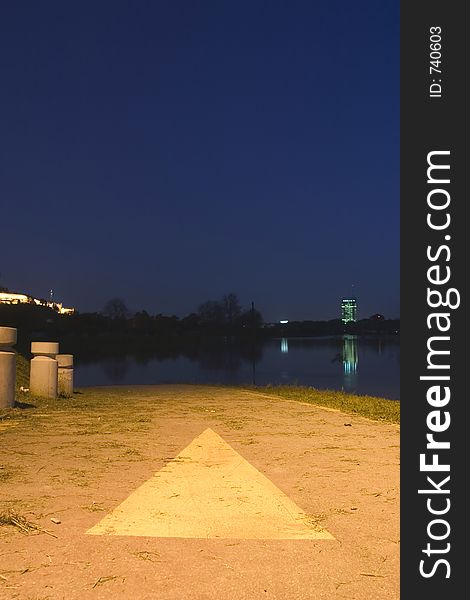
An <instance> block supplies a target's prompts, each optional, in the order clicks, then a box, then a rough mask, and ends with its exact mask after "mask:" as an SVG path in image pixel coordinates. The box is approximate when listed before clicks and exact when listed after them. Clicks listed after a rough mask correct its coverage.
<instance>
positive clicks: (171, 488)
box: [87, 429, 334, 540]
mask: <svg viewBox="0 0 470 600" xmlns="http://www.w3.org/2000/svg"><path fill="white" fill-rule="evenodd" d="M87 533H89V534H93V535H130V536H153V537H178V538H237V539H276V540H280V539H304V540H305V539H309V540H311V539H334V538H333V536H332V535H331V534H330V533H328V531H326V530H325V529H322V528H321V527H319V526H318V525H317V524H315V522H314V521H313V520H311V519H309V518H308V516H307V515H306V514H305V512H304V511H303V510H302V509H301V508H299V507H298V506H297V505H296V504H295V503H294V502H293V501H292V500H291V499H290V498H289V497H288V496H286V495H285V494H284V492H282V491H281V490H280V489H279V488H278V487H276V486H275V485H274V483H272V481H270V480H269V479H268V478H267V477H265V476H264V475H263V474H262V473H260V472H259V471H258V470H257V469H255V467H253V466H252V465H250V463H249V462H248V461H246V460H245V459H244V458H243V457H242V456H241V455H240V454H238V452H236V451H235V450H234V449H233V448H232V447H231V446H229V444H227V443H226V442H225V441H224V440H223V439H222V438H221V437H220V436H219V435H217V433H215V432H214V431H212V429H206V430H205V431H204V432H203V433H201V435H199V436H198V437H196V438H195V439H194V440H193V441H192V442H191V443H190V444H189V446H187V447H186V448H185V449H184V450H182V451H181V452H180V453H179V454H178V456H176V457H175V458H174V459H173V460H172V461H170V462H169V463H167V464H166V465H165V467H163V468H162V469H161V470H160V471H158V472H157V473H156V474H155V475H154V476H153V477H151V478H150V479H149V480H148V481H146V482H145V483H144V484H142V485H141V486H140V487H139V488H137V489H136V490H135V491H134V492H133V493H132V494H131V495H130V496H129V497H128V498H127V499H126V500H124V501H123V502H122V503H121V504H120V505H119V506H118V507H117V508H115V509H114V510H113V511H112V512H111V513H109V514H108V515H106V516H105V517H104V518H103V519H102V520H101V521H100V522H99V523H97V524H96V525H95V526H94V527H92V528H91V529H89V530H88V531H87Z"/></svg>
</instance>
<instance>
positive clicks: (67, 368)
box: [56, 354, 73, 396]
mask: <svg viewBox="0 0 470 600" xmlns="http://www.w3.org/2000/svg"><path fill="white" fill-rule="evenodd" d="M56 359H57V363H58V366H59V371H58V376H57V392H58V393H59V395H61V396H72V395H73V354H58V355H57V356H56Z"/></svg>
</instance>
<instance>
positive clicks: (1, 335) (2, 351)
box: [0, 327, 17, 408]
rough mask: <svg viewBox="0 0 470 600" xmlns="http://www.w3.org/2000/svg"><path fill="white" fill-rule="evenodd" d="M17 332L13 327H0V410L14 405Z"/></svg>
mask: <svg viewBox="0 0 470 600" xmlns="http://www.w3.org/2000/svg"><path fill="white" fill-rule="evenodd" d="M16 339H17V331H16V329H15V328H14V327H0V408H10V407H12V406H14V404H15V386H16V352H15V351H14V350H13V346H14V345H15V344H16Z"/></svg>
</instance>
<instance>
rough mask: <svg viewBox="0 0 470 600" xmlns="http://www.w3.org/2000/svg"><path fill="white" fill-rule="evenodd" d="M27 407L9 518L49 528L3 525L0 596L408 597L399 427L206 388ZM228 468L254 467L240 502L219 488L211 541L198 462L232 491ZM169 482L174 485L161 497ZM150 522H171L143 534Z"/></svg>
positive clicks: (16, 441) (5, 473) (245, 474)
mask: <svg viewBox="0 0 470 600" xmlns="http://www.w3.org/2000/svg"><path fill="white" fill-rule="evenodd" d="M19 412H20V413H21V414H20V415H19V417H18V419H16V422H15V420H13V421H8V422H6V421H4V422H3V423H2V428H1V429H0V449H1V453H2V462H1V467H2V468H1V469H0V513H3V514H4V515H5V514H8V511H14V513H16V514H19V515H21V516H23V517H25V518H26V519H27V520H28V521H30V522H31V523H33V524H36V525H37V526H38V527H39V528H40V529H39V530H37V531H36V532H34V531H33V532H30V533H25V532H22V531H21V530H20V529H19V528H18V527H13V526H0V598H2V599H3V598H6V599H10V598H12V599H19V600H46V599H54V600H55V599H64V600H75V599H77V600H78V599H80V600H81V599H84V600H87V599H113V600H115V599H125V600H127V599H133V600H140V599H142V600H144V599H158V600H235V599H237V600H238V599H240V600H243V599H247V600H257V599H259V598H267V599H278V600H301V599H312V600H313V599H315V600H323V599H325V600H332V599H336V598H347V599H348V600H356V599H357V600H359V599H368V600H381V599H384V600H385V599H387V600H394V599H398V598H399V427H398V426H395V425H386V424H382V423H375V422H372V421H368V420H366V419H363V418H361V417H351V416H349V415H345V414H343V413H340V412H337V411H332V410H327V409H321V408H317V407H314V406H311V405H307V404H302V403H298V402H294V401H289V400H282V399H277V398H273V397H271V396H269V397H268V396H263V395H262V394H257V393H255V392H248V391H241V390H235V389H228V388H216V387H204V386H176V385H174V386H135V387H122V388H121V387H119V388H94V389H91V388H90V389H83V390H81V393H80V394H75V395H74V398H73V399H71V400H58V401H56V402H49V403H46V404H44V403H43V404H40V405H37V406H36V407H33V408H25V409H23V410H21V411H19ZM204 432H206V433H205V434H204V436H203V437H202V438H199V442H198V441H197V440H196V441H195V442H194V444H192V443H193V441H194V440H195V438H198V436H201V434H203V433H204ZM201 440H202V441H201ZM211 440H212V441H211ZM210 443H213V444H214V446H213V447H212V446H211V447H210V448H209V447H207V448H206V446H205V444H206V445H207V444H210ZM191 444H192V445H191ZM188 447H189V450H188ZM195 449H196V450H195ZM183 450H185V452H186V455H187V456H186V455H185V454H184V453H183V452H182V451H183ZM194 452H199V453H200V454H198V455H197V457H196V458H195V456H196V455H195V454H194ZM224 453H225V454H224ZM222 455H223V457H224V458H222ZM175 457H176V460H174V459H175ZM201 457H202V458H201ZM238 457H239V458H238ZM230 461H232V463H233V461H235V463H237V465H238V464H241V463H242V462H243V465H244V467H243V469H244V470H243V469H242V470H239V471H237V473H239V481H237V482H235V483H233V481H232V483H231V488H232V489H234V488H236V486H237V485H239V487H240V490H241V491H240V493H239V494H238V496H237V495H236V494H235V496H233V497H230V498H228V497H226V496H225V495H224V494H225V492H220V490H219V488H217V485H219V484H218V483H217V485H216V484H215V483H214V489H213V490H211V491H210V492H209V491H208V492H207V503H208V504H207V506H208V507H209V497H212V500H211V502H212V504H211V507H212V508H207V510H208V511H209V510H213V501H214V498H216V497H217V496H219V500H220V501H221V505H224V506H226V507H231V508H227V510H230V511H232V512H229V513H227V515H230V516H228V517H225V516H223V515H222V517H221V518H220V519H218V517H217V515H216V514H215V513H214V516H213V517H211V518H210V519H208V521H209V525H204V527H205V529H203V531H207V535H206V536H205V537H202V533H201V531H202V530H201V529H200V528H199V529H198V528H197V526H196V525H194V527H193V525H192V523H195V522H196V521H197V511H198V510H200V505H201V502H202V505H203V504H204V502H206V499H205V496H204V492H201V490H200V489H199V487H201V486H200V485H199V484H198V485H199V487H198V485H196V483H194V486H196V487H194V486H193V484H192V483H191V482H190V483H189V484H188V483H187V480H188V479H191V474H190V473H191V472H192V471H191V468H192V467H191V465H189V466H188V463H194V465H195V467H194V468H196V467H197V469H199V471H195V472H194V473H195V478H194V482H196V481H198V482H201V481H202V480H203V479H204V477H205V475H204V473H207V469H208V468H212V469H213V474H214V475H213V481H214V482H216V481H217V482H223V481H224V480H227V477H228V476H227V473H228V472H229V470H230V466H229V465H230V464H231V463H230ZM237 461H238V462H237ZM180 463H184V464H183V465H181V464H180ZM245 463H246V464H245ZM201 465H203V466H201ZM224 465H226V466H224ZM188 469H189V470H188ZM201 469H202V470H201ZM204 469H206V470H204ZM224 469H225V470H224ZM227 469H228V470H227ZM160 470H162V471H160ZM232 471H233V470H232ZM232 471H230V472H232ZM175 473H176V474H179V482H180V483H179V484H178V485H176V484H175V483H174V480H173V479H172V478H173V476H174V475H175ZM188 473H189V475H188ZM258 473H259V475H258ZM158 478H160V479H158ZM163 480H164V481H165V482H166V483H165V485H167V486H170V488H171V489H174V490H176V491H175V492H174V493H173V494H170V495H168V494H167V496H166V497H165V499H163V497H162V494H163V493H164V492H162V490H165V489H167V488H162V483H161V482H162V481H163ZM245 480H246V482H245ZM208 481H209V485H210V478H209V480H208ZM181 482H183V483H181ZM185 482H186V483H185ZM245 483H247V485H248V483H249V486H248V487H249V489H248V488H246V489H245ZM185 485H186V487H187V488H190V489H191V490H192V493H193V497H197V498H198V502H199V504H193V503H191V502H185V501H184V498H182V495H184V489H185ZM221 485H222V484H221ZM140 486H143V487H142V488H141V487H140ZM152 486H153V487H152ZM159 486H160V487H159ZM171 486H176V487H174V488H172V487H171ZM178 486H179V487H178ZM250 486H251V487H250ZM203 487H204V486H202V487H201V489H203ZM242 488H243V489H242ZM247 490H248V491H247ZM250 490H251V491H250ZM159 493H160V496H158V494H159ZM265 493H266V494H268V495H269V494H271V495H273V494H274V496H275V495H276V494H277V496H276V498H277V499H276V500H273V501H272V502H271V504H270V501H269V499H267V498H268V495H264V496H263V494H265ZM132 494H134V495H133V496H131V495H132ZM201 494H202V495H203V496H204V497H203V498H201ZM253 494H255V495H256V494H257V495H258V496H257V497H258V501H259V503H260V504H259V506H257V505H256V504H253V502H255V501H254V500H252V499H251V500H250V497H251V496H250V495H253ZM130 496H131V499H129V497H130ZM170 497H174V498H179V499H178V501H177V502H176V504H177V506H178V508H177V509H175V510H178V511H179V512H178V519H179V522H180V525H179V527H180V528H179V529H178V530H177V529H176V528H172V524H171V523H172V520H173V521H175V520H176V517H174V515H172V513H171V510H172V509H171V508H168V501H167V499H168V498H170ZM253 497H254V496H253ZM237 500H238V501H239V504H240V508H239V511H237V510H235V511H234V510H233V502H236V501H237ZM152 502H153V505H152ZM250 502H251V504H250ZM165 503H166V504H165ZM176 504H175V505H176ZM171 506H173V505H171ZM198 506H199V508H198ZM186 507H187V508H186ZM292 507H294V508H292ZM295 507H297V508H298V512H299V514H297V513H296V512H295V511H296V508H295ZM185 510H187V513H185V512H184V511H185ZM224 510H225V509H224ZM244 510H246V511H247V512H246V514H247V515H248V512H250V511H251V512H250V518H248V516H247V518H246V528H244V525H243V520H242V521H241V524H240V519H241V516H240V515H243V514H244V513H243V511H244ZM113 511H114V512H113ZM126 511H127V512H126ZM152 511H154V512H152ZM169 511H170V512H169ZM282 511H284V512H282ZM281 512H282V514H283V515H284V516H285V519H289V518H290V517H289V515H290V516H291V517H292V518H293V519H294V520H296V522H295V524H294V525H293V526H292V527H291V525H290V524H289V523H287V520H285V522H283V523H281V521H282V518H281V516H279V515H280V514H281ZM294 513H295V514H294ZM111 514H112V515H113V517H110V516H109V515H111ZM186 514H187V519H186V516H185V515H186ZM207 514H210V513H207ZM147 515H148V516H147ZM224 515H225V513H224ZM258 515H259V522H260V523H261V524H262V528H263V527H264V529H262V530H263V531H265V533H262V534H260V537H259V538H258V539H256V538H257V535H258V534H257V533H256V532H257V531H258V529H257V528H256V527H257V525H256V522H257V519H258ZM286 515H287V516H286ZM105 517H106V519H105ZM152 518H154V519H161V520H162V522H163V523H167V525H165V527H166V529H155V528H152V527H150V528H149V530H148V531H146V530H145V522H146V520H147V519H152ZM51 519H54V520H55V521H60V523H55V522H53V521H52V520H51ZM113 519H114V520H113ZM123 519H124V520H126V522H127V525H126V526H128V527H131V529H129V530H128V532H129V533H130V535H127V534H125V535H123V534H122V531H124V530H122V531H121V530H120V527H121V524H122V520H123ZM165 519H166V521H165ZM237 519H238V520H237ZM278 519H279V523H278ZM299 519H300V520H301V521H302V524H301V525H300V524H299V523H300V521H299ZM100 523H102V525H100ZM106 523H107V525H106ZM136 523H140V525H139V527H140V529H137V528H136V529H135V531H133V530H132V527H133V526H135V527H137V525H136ZM142 523H144V525H142ZM168 523H170V524H169V525H168ZM248 523H251V525H250V526H249V525H248ZM103 524H104V525H103ZM110 524H111V525H110ZM129 524H130V525H129ZM105 525H106V526H107V527H108V529H107V530H106V527H105ZM199 525H200V524H199ZM297 526H299V527H300V528H301V529H299V531H301V532H303V533H301V534H299V532H298V531H297V529H296V528H297ZM100 527H101V528H102V529H103V530H100ZM142 527H143V529H142ZM92 528H94V529H93V531H92V532H90V533H87V532H88V531H89V530H92ZM113 528H114V529H113ZM309 529H310V531H312V532H315V531H316V532H325V535H322V534H320V535H314V534H312V535H310V534H309ZM126 531H127V530H126ZM162 531H164V532H165V531H167V532H168V533H166V534H165V535H169V536H172V535H184V536H187V537H164V536H163V535H162V533H161V532H162ZM178 531H179V533H178ZM234 531H236V536H237V537H232V533H231V532H234ZM248 531H251V536H250V535H249V534H248ZM253 531H254V532H255V533H253ZM260 531H261V529H260ZM276 531H278V532H279V535H278V534H277V533H276ZM181 532H183V533H182V534H181ZM266 532H267V533H266ZM269 532H271V533H269ZM273 532H274V533H273ZM286 532H287V533H286ZM292 532H294V533H292ZM146 533H147V535H146ZM253 536H254V537H253ZM263 536H264V537H263ZM270 536H271V537H270ZM276 536H277V538H278V539H276ZM289 536H290V537H291V538H292V537H295V536H298V539H289ZM302 536H303V537H302Z"/></svg>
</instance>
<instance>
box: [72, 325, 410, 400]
mask: <svg viewBox="0 0 470 600" xmlns="http://www.w3.org/2000/svg"><path fill="white" fill-rule="evenodd" d="M157 383H213V384H229V385H244V384H255V385H267V384H272V385H279V384H282V385H305V386H309V387H315V388H318V389H333V390H344V391H346V392H351V393H356V394H367V395H371V396H381V397H384V398H389V399H392V400H399V399H400V342H399V337H398V336H382V337H376V336H369V337H366V336H353V335H344V336H331V337H320V338H319V337H316V338H279V339H269V340H267V341H265V342H263V343H258V344H256V345H252V346H250V345H249V344H248V345H247V344H244V345H243V346H240V345H237V344H233V343H230V342H229V341H228V340H225V341H224V342H222V343H221V344H217V345H213V346H209V347H207V346H204V347H202V348H198V349H196V350H195V349H194V348H192V349H191V351H190V352H188V351H187V350H184V349H181V351H178V350H176V351H175V349H174V348H172V351H171V353H169V355H168V353H167V355H165V352H163V353H162V352H161V351H160V352H159V353H157V354H155V353H153V352H143V353H142V352H140V353H139V354H138V355H132V354H127V355H117V356H116V355H114V356H107V357H101V358H99V359H93V360H91V361H85V360H83V359H81V358H80V357H77V360H76V364H75V385H76V386H77V387H81V386H91V385H117V384H123V385H126V384H127V385H133V384H157Z"/></svg>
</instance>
